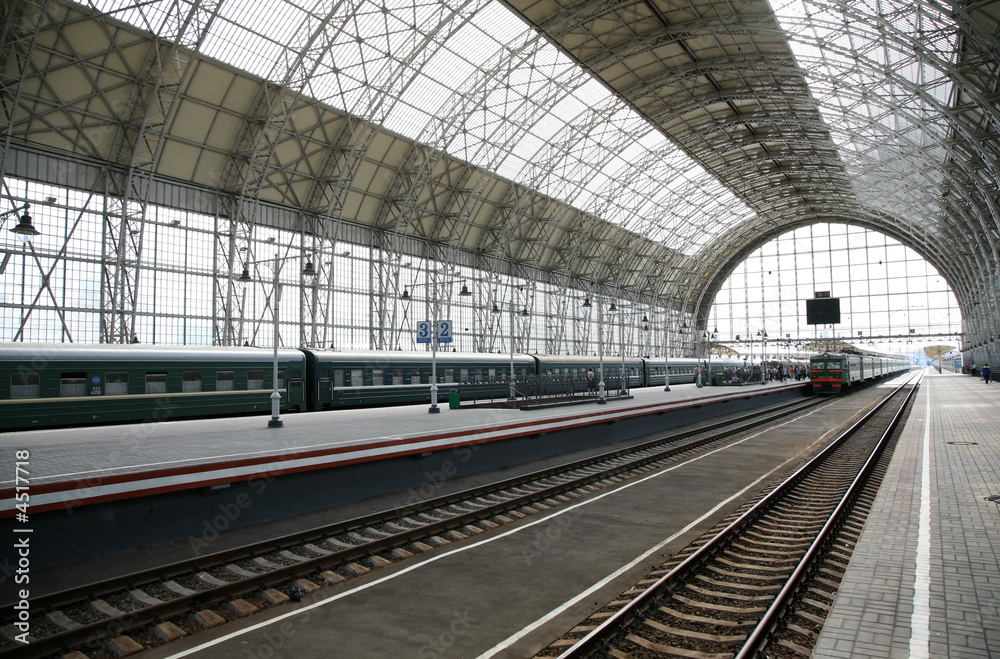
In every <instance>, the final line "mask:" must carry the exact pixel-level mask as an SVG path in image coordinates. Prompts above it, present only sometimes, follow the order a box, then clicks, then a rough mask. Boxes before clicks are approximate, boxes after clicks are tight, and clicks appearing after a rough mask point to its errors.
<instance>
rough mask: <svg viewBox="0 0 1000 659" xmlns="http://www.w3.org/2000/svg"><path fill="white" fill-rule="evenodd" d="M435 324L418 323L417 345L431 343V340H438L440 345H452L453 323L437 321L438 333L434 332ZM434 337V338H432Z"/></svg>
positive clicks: (427, 321) (423, 321)
mask: <svg viewBox="0 0 1000 659" xmlns="http://www.w3.org/2000/svg"><path fill="white" fill-rule="evenodd" d="M433 329H435V328H434V323H432V322H430V321H429V320H422V321H420V322H419V323H417V343H430V342H431V338H436V339H437V342H438V343H451V342H452V336H451V321H450V320H439V321H437V328H436V329H437V331H436V332H433V331H432V330H433ZM432 335H433V337H432Z"/></svg>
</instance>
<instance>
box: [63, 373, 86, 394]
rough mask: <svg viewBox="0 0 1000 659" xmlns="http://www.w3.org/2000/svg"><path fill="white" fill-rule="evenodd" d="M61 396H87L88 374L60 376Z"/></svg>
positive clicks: (65, 374) (64, 374)
mask: <svg viewBox="0 0 1000 659" xmlns="http://www.w3.org/2000/svg"><path fill="white" fill-rule="evenodd" d="M59 395H60V396H86V395H87V374H86V373H63V374H62V375H60V376H59Z"/></svg>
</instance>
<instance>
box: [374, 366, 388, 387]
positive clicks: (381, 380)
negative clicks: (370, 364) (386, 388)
mask: <svg viewBox="0 0 1000 659" xmlns="http://www.w3.org/2000/svg"><path fill="white" fill-rule="evenodd" d="M384 384H385V369H381V368H373V369H372V386H374V387H381V386H382V385H384Z"/></svg>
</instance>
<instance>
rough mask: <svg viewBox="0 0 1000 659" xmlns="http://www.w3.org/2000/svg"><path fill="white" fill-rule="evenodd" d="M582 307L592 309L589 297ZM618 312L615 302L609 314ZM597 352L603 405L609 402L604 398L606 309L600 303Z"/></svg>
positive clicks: (601, 403)
mask: <svg viewBox="0 0 1000 659" xmlns="http://www.w3.org/2000/svg"><path fill="white" fill-rule="evenodd" d="M581 306H582V307H583V308H584V309H590V308H592V306H593V305H592V304H591V303H590V298H589V297H587V298H584V299H583V304H582V305H581ZM617 310H618V309H617V308H616V307H615V303H614V302H612V303H611V306H610V307H608V313H614V312H615V311H617ZM597 351H598V355H599V358H598V359H599V362H598V363H599V365H600V372H599V376H600V380H599V381H598V383H597V402H598V404H600V405H603V404H605V403H607V402H608V401H607V399H606V398H605V396H604V307H603V306H602V305H601V304H600V303H598V304H597Z"/></svg>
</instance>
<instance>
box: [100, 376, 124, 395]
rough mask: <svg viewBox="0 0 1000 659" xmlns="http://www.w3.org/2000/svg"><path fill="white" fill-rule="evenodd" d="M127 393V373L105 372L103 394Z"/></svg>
mask: <svg viewBox="0 0 1000 659" xmlns="http://www.w3.org/2000/svg"><path fill="white" fill-rule="evenodd" d="M127 393H128V373H105V374H104V395H105V396H124V395H125V394H127Z"/></svg>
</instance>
